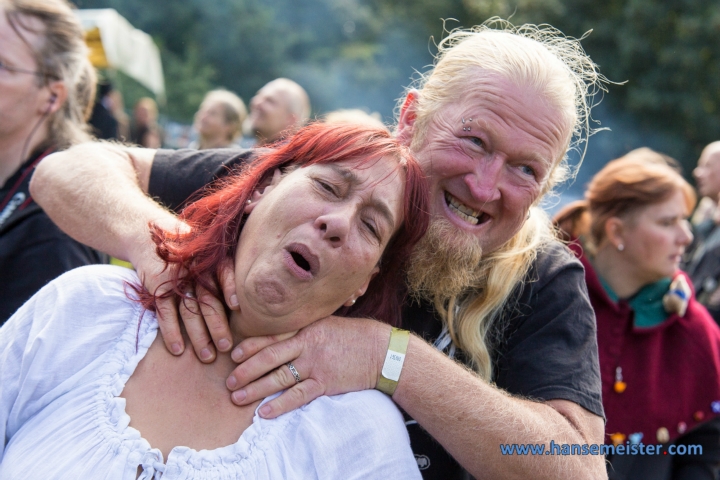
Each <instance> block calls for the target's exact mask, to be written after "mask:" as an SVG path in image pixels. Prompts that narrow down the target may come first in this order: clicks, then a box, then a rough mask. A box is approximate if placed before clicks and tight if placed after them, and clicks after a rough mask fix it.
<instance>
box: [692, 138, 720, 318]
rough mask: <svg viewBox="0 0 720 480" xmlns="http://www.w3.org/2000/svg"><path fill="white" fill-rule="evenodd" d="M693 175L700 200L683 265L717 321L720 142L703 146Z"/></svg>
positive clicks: (719, 306)
mask: <svg viewBox="0 0 720 480" xmlns="http://www.w3.org/2000/svg"><path fill="white" fill-rule="evenodd" d="M693 176H694V177H695V181H696V182H697V188H698V193H699V194H700V197H701V200H700V204H699V205H698V208H696V209H695V214H694V215H693V228H694V233H695V241H694V242H693V244H692V246H691V247H690V249H689V250H688V253H687V254H686V255H685V259H684V260H685V262H684V264H683V267H684V269H685V270H686V271H687V273H688V275H690V278H691V279H692V282H693V286H694V287H695V292H696V295H697V298H698V301H699V302H700V303H702V304H703V305H705V307H706V308H707V309H708V311H709V312H710V314H711V315H712V316H713V318H714V319H715V321H716V322H718V323H720V225H719V224H720V209H718V197H720V142H713V143H711V144H709V145H707V146H706V147H705V148H704V149H703V151H702V154H701V155H700V159H699V160H698V165H697V168H695V170H693Z"/></svg>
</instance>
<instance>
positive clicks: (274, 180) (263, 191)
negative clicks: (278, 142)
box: [245, 168, 282, 213]
mask: <svg viewBox="0 0 720 480" xmlns="http://www.w3.org/2000/svg"><path fill="white" fill-rule="evenodd" d="M280 180H282V172H280V169H279V168H276V169H275V170H274V171H273V174H272V175H265V177H263V179H262V180H261V181H260V183H259V184H258V186H257V188H255V191H254V192H253V193H252V195H250V199H249V200H248V204H247V205H245V213H250V212H252V211H253V209H254V208H255V205H257V202H259V201H260V199H261V198H262V197H263V196H265V195H267V194H268V193H270V192H271V191H272V189H273V188H275V186H276V185H277V184H278V183H280Z"/></svg>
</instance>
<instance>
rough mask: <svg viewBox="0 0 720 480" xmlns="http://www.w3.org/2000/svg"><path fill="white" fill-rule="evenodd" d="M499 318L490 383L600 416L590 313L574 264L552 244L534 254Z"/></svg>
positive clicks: (581, 277) (567, 253) (580, 272)
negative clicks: (525, 275) (522, 281)
mask: <svg viewBox="0 0 720 480" xmlns="http://www.w3.org/2000/svg"><path fill="white" fill-rule="evenodd" d="M515 298H517V301H516V302H511V303H510V304H509V306H508V307H507V308H506V310H505V312H506V313H505V317H504V319H502V320H501V321H500V322H499V328H502V329H503V331H504V333H503V335H502V338H503V340H502V341H500V342H499V343H500V344H499V345H498V346H497V349H496V356H495V367H496V370H495V382H496V384H497V386H498V387H500V388H502V389H504V390H507V391H508V392H510V393H513V394H517V395H522V396H526V397H530V398H535V399H539V400H553V399H563V400H569V401H571V402H574V403H577V404H578V405H580V406H582V407H583V408H585V409H586V410H589V411H591V412H592V413H594V414H596V415H598V416H601V417H604V413H603V407H602V385H601V381H600V365H599V360H598V346H597V332H596V324H595V313H594V312H593V309H592V306H591V305H590V300H589V298H588V293H587V287H586V285H585V273H584V269H583V267H582V265H581V264H580V262H579V261H578V260H577V259H576V258H575V257H574V256H573V255H572V253H571V252H570V251H569V250H568V249H567V248H566V247H564V246H563V245H561V244H560V243H558V242H554V243H553V244H551V245H549V246H548V247H547V248H546V249H545V250H544V251H542V252H540V253H539V254H538V258H537V260H536V261H535V264H534V265H533V267H532V268H531V270H530V272H529V274H528V278H527V281H526V282H525V284H524V285H523V286H522V287H521V289H520V291H519V292H518V295H517V296H516V297H515Z"/></svg>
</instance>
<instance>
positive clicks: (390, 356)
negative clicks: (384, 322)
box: [375, 328, 410, 396]
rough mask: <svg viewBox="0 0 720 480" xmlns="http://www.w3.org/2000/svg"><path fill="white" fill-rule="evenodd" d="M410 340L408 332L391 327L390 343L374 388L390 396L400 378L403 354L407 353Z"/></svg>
mask: <svg viewBox="0 0 720 480" xmlns="http://www.w3.org/2000/svg"><path fill="white" fill-rule="evenodd" d="M409 341H410V332H408V331H407V330H400V329H399V328H393V329H392V332H391V333H390V345H388V351H387V355H386V356H385V363H384V364H383V368H382V372H381V373H380V377H378V381H377V385H376V386H375V388H376V389H377V390H380V391H381V392H383V393H386V394H388V395H390V396H392V394H393V393H395V389H396V388H397V385H398V380H400V372H402V367H403V363H404V362H405V354H406V353H407V346H408V342H409Z"/></svg>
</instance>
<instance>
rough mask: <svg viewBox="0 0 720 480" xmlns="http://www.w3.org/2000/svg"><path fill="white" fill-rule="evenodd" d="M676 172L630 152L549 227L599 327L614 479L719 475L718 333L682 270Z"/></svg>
mask: <svg viewBox="0 0 720 480" xmlns="http://www.w3.org/2000/svg"><path fill="white" fill-rule="evenodd" d="M675 164H676V162H675V161H674V160H673V159H671V158H669V157H667V156H665V155H661V154H658V153H656V152H654V151H652V150H650V149H647V148H643V149H638V150H634V151H632V152H630V153H629V154H627V155H626V156H624V157H622V158H620V159H617V160H614V161H612V162H610V163H608V164H607V165H606V166H605V167H604V168H603V169H602V170H601V171H600V172H598V173H597V174H596V175H595V177H593V179H592V181H591V182H590V184H589V186H588V189H587V191H586V192H585V200H584V201H580V202H576V203H574V204H571V205H569V206H568V207H566V208H565V209H564V210H563V211H561V212H560V213H559V214H558V215H557V216H556V222H557V224H558V225H559V227H560V228H561V229H562V231H563V232H564V233H565V234H566V236H567V237H568V239H570V240H573V242H572V243H571V244H570V247H571V249H572V250H573V251H574V252H575V254H576V255H577V256H578V258H580V261H581V262H582V263H583V266H584V267H585V279H586V282H587V286H588V293H589V294H590V303H591V304H592V306H593V309H594V310H595V315H596V317H597V335H598V351H599V354H600V373H601V378H602V394H603V395H602V396H603V407H604V409H605V415H606V417H607V423H606V425H605V427H606V429H605V431H606V443H608V444H612V445H613V448H615V447H619V448H618V449H616V450H611V451H614V452H615V453H614V454H611V455H609V456H608V460H609V463H608V473H609V476H610V479H611V480H616V479H636V478H638V479H640V478H641V479H643V480H654V479H658V480H659V479H663V480H668V479H672V480H685V479H687V480H690V479H692V480H701V479H707V480H711V479H716V478H717V475H718V466H720V428H718V426H719V425H720V422H719V421H718V419H717V418H715V419H713V417H715V416H716V415H717V414H718V413H720V329H718V326H717V324H715V322H714V321H713V319H712V318H711V317H710V315H709V314H708V312H707V311H706V310H705V308H704V307H703V306H702V305H700V304H699V303H698V302H697V301H696V300H695V298H694V294H693V292H692V290H691V288H690V285H689V280H688V277H687V275H686V274H685V273H683V272H681V271H680V270H678V264H679V262H680V258H681V256H682V254H683V252H684V251H685V247H687V245H688V244H689V243H690V241H691V240H692V235H691V233H690V228H689V225H688V222H687V220H686V219H687V217H688V215H689V214H690V212H692V209H693V207H694V206H695V200H696V197H695V192H694V191H693V189H692V187H691V186H690V185H689V184H688V183H687V182H686V181H685V180H684V179H683V178H682V176H681V175H680V174H679V173H678V172H677V171H676V170H675V169H674V165H675ZM698 447H699V448H698Z"/></svg>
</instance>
